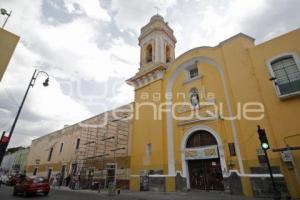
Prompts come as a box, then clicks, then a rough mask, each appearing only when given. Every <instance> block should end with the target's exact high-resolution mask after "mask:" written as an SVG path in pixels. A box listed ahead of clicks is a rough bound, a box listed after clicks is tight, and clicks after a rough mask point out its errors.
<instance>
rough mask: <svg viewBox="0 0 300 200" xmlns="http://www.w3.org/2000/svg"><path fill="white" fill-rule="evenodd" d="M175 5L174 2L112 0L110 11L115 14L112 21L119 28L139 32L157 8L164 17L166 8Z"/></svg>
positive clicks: (172, 0)
mask: <svg viewBox="0 0 300 200" xmlns="http://www.w3.org/2000/svg"><path fill="white" fill-rule="evenodd" d="M175 4H176V0H144V1H143V2H141V1H140V0H130V1H119V0H112V6H111V7H112V10H113V11H115V12H116V14H115V16H114V19H115V22H116V24H117V25H118V26H119V28H123V29H133V30H135V31H137V32H139V30H140V28H141V27H142V26H144V25H145V24H146V23H147V22H148V21H149V19H150V17H151V16H153V15H154V14H156V12H157V11H156V8H155V7H159V14H161V15H165V14H166V12H167V9H168V8H171V7H172V6H174V5H175Z"/></svg>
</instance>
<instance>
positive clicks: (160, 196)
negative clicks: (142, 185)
mask: <svg viewBox="0 0 300 200" xmlns="http://www.w3.org/2000/svg"><path fill="white" fill-rule="evenodd" d="M52 189H54V190H62V191H70V192H79V193H86V194H94V195H99V196H103V197H108V192H107V190H106V191H104V190H102V191H100V193H98V191H95V190H71V189H70V188H68V187H60V188H52ZM110 197H111V198H116V199H128V200H129V199H130V200H185V199H186V200H199V199H203V200H245V199H247V200H262V199H261V198H260V199H259V198H246V197H244V196H237V195H230V194H226V193H224V192H217V191H212V192H206V191H198V190H192V191H189V192H131V191H128V190H121V194H120V195H116V196H110ZM263 200H268V199H266V198H264V199H263Z"/></svg>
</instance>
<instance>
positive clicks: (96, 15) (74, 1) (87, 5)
mask: <svg viewBox="0 0 300 200" xmlns="http://www.w3.org/2000/svg"><path fill="white" fill-rule="evenodd" d="M64 2H65V7H66V9H67V10H68V12H69V13H78V12H80V11H78V10H77V9H76V5H78V6H79V8H80V9H82V10H83V12H84V13H85V14H86V15H87V16H88V17H90V18H93V19H97V20H103V21H110V20H111V19H110V16H109V14H108V13H107V11H106V10H105V9H103V8H102V7H101V5H100V2H99V0H88V1H87V0H64Z"/></svg>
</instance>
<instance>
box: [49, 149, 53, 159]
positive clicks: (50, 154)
mask: <svg viewBox="0 0 300 200" xmlns="http://www.w3.org/2000/svg"><path fill="white" fill-rule="evenodd" d="M52 153H53V147H51V149H50V151H49V156H48V161H50V160H51V158H52Z"/></svg>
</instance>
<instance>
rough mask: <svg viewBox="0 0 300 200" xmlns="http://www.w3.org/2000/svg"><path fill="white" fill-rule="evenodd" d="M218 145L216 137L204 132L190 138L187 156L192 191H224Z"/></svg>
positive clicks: (195, 133) (198, 132)
mask: <svg viewBox="0 0 300 200" xmlns="http://www.w3.org/2000/svg"><path fill="white" fill-rule="evenodd" d="M217 145H218V143H217V141H216V139H215V138H214V136H213V135H212V134H210V133H209V132H207V131H203V130H201V131H196V132H194V133H193V134H192V135H191V136H190V137H189V138H188V140H187V143H186V153H185V154H186V160H187V164H188V170H189V180H190V187H191V188H192V189H200V190H224V185H223V176H222V168H221V164H220V158H219V153H218V147H217Z"/></svg>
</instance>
